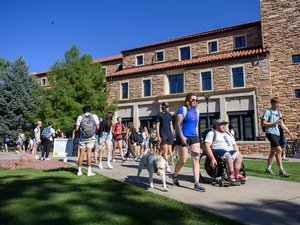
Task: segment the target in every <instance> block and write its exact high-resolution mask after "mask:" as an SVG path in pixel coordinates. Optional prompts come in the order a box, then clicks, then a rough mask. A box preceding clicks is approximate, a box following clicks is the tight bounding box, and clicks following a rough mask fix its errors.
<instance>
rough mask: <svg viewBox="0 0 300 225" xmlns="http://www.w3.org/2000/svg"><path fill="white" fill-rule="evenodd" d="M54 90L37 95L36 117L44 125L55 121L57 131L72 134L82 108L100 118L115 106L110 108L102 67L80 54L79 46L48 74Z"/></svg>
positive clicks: (66, 54) (72, 49)
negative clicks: (87, 108) (86, 108)
mask: <svg viewBox="0 0 300 225" xmlns="http://www.w3.org/2000/svg"><path fill="white" fill-rule="evenodd" d="M47 78H48V80H49V82H50V85H51V88H50V89H48V90H45V93H46V94H43V93H41V92H40V91H38V92H37V94H35V96H36V98H37V97H40V98H41V96H43V97H42V99H40V100H37V101H38V102H39V110H38V111H36V114H37V115H38V116H39V118H40V119H41V120H42V121H43V122H48V121H52V122H53V123H54V128H61V129H62V130H64V131H65V133H68V134H70V133H71V131H72V128H73V126H74V123H75V121H76V118H77V116H79V115H80V114H81V113H82V108H83V106H85V105H89V106H91V108H92V112H93V113H95V114H96V115H98V116H99V117H101V116H102V115H103V113H104V112H106V111H107V110H114V108H115V106H114V105H107V103H106V101H107V98H108V89H107V87H106V83H105V74H104V71H103V70H102V68H101V65H100V64H92V57H91V56H89V55H86V54H85V55H80V54H79V50H78V48H77V47H76V46H72V47H71V49H70V50H69V51H67V52H66V53H65V60H64V61H58V62H56V63H55V64H54V65H53V66H52V67H51V69H50V72H49V73H48V74H47Z"/></svg>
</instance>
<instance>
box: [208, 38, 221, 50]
mask: <svg viewBox="0 0 300 225" xmlns="http://www.w3.org/2000/svg"><path fill="white" fill-rule="evenodd" d="M211 42H217V51H215V52H210V51H209V43H211ZM206 46H207V53H208V54H212V53H217V52H219V40H218V39H214V40H209V41H207V42H206Z"/></svg>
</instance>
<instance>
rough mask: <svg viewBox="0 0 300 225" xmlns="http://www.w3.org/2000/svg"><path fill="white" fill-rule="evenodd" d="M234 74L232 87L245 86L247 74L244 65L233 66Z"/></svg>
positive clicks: (232, 71) (232, 73) (232, 72)
mask: <svg viewBox="0 0 300 225" xmlns="http://www.w3.org/2000/svg"><path fill="white" fill-rule="evenodd" d="M231 75H232V87H233V88H238V87H244V86H245V76H244V67H243V66H239V67H233V68H231Z"/></svg>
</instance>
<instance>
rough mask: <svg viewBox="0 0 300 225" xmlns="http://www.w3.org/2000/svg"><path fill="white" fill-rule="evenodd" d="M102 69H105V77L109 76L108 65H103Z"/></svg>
mask: <svg viewBox="0 0 300 225" xmlns="http://www.w3.org/2000/svg"><path fill="white" fill-rule="evenodd" d="M102 69H104V70H105V77H107V66H102Z"/></svg>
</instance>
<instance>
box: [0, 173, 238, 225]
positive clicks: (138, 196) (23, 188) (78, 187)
mask: <svg viewBox="0 0 300 225" xmlns="http://www.w3.org/2000/svg"><path fill="white" fill-rule="evenodd" d="M75 172H76V168H61V169H55V170H46V171H45V170H32V169H17V170H8V169H3V168H0V202H1V207H0V218H1V221H0V224H3V225H4V224H5V225H10V224H13V225H19V224H20V225H21V224H22V225H23V224H24V225H25V224H26V225H28V224H30V225H35V224H41V225H50V224H51V225H52V224H53V225H54V224H62V225H74V224H76V225H83V224H84V225H92V224H108V225H112V224H122V225H124V224H152V225H156V224H164V225H167V224H172V225H174V224H228V225H229V224H231V225H232V224H240V223H238V222H235V221H232V220H229V219H226V218H223V217H220V216H217V215H215V214H212V213H209V212H205V211H203V210H200V209H198V208H195V207H192V206H189V205H186V204H183V203H180V202H177V201H174V200H171V199H168V198H165V197H162V196H158V195H155V194H153V193H151V192H148V191H145V190H143V189H141V188H138V187H135V186H131V185H127V184H124V183H121V182H118V181H114V180H110V179H108V178H105V177H103V176H101V175H96V176H94V177H87V176H82V177H77V176H76V174H75ZM199 201H200V198H199Z"/></svg>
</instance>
